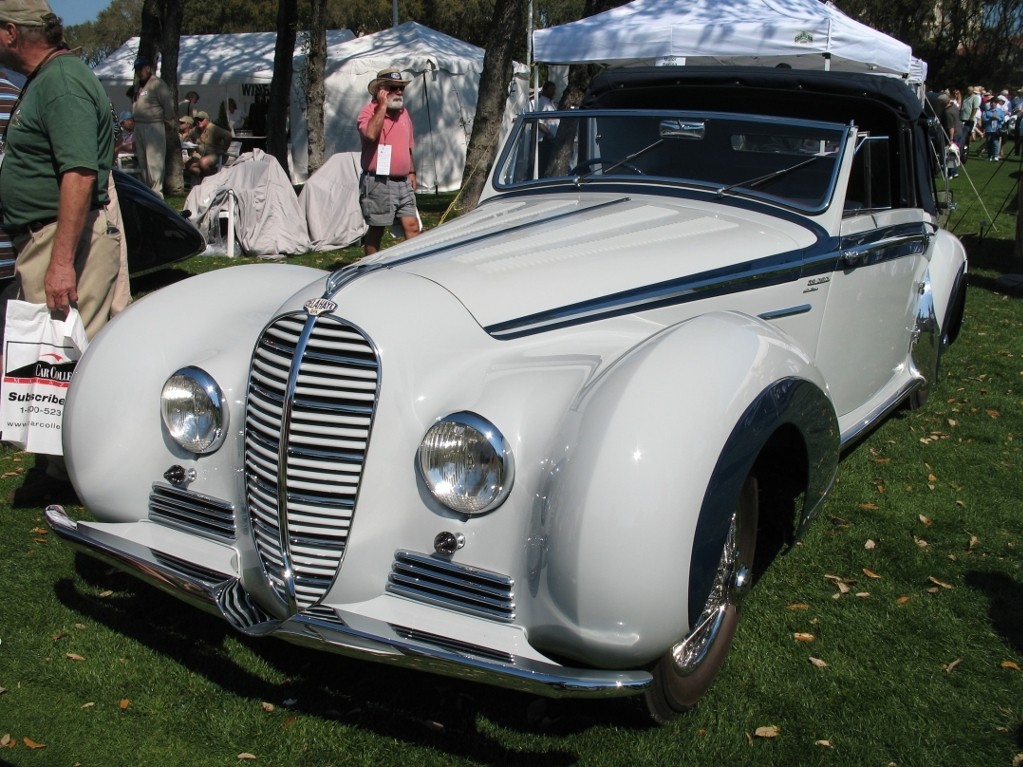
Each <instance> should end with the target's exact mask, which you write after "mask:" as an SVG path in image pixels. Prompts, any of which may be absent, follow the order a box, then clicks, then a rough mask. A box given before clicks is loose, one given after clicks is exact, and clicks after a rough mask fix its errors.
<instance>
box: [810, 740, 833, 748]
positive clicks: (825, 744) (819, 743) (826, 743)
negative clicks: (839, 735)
mask: <svg viewBox="0 0 1023 767" xmlns="http://www.w3.org/2000/svg"><path fill="white" fill-rule="evenodd" d="M813 744H814V745H815V746H821V747H822V748H831V741H830V740H815V741H814V742H813Z"/></svg>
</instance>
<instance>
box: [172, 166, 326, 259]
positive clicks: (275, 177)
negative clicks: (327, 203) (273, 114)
mask: <svg viewBox="0 0 1023 767" xmlns="http://www.w3.org/2000/svg"><path fill="white" fill-rule="evenodd" d="M232 204H233V205H234V220H233V228H234V236H235V239H236V240H237V242H238V245H239V246H240V247H241V250H242V253H243V254H245V255H246V256H264V257H279V256H294V255H299V254H301V253H306V252H308V251H309V250H310V249H311V246H310V243H309V230H308V228H307V226H306V219H305V214H304V213H303V212H302V209H301V208H300V207H299V205H298V196H297V195H296V194H295V190H294V188H293V187H292V186H291V182H290V181H289V180H288V177H287V175H286V174H285V173H284V171H283V170H282V169H281V164H280V163H279V162H277V160H276V159H275V158H274V157H271V156H270V155H268V154H266V153H264V152H262V151H260V150H259V149H256V150H254V151H253V152H251V153H247V154H243V155H242V156H241V157H239V158H238V160H237V161H236V162H235V163H234V164H233V165H230V166H228V167H226V168H223V169H222V170H221V171H220V172H218V173H216V174H214V175H212V176H208V177H206V178H204V179H203V180H202V183H200V184H199V185H198V186H194V187H192V190H191V191H190V192H189V193H188V197H187V198H186V199H185V207H184V209H185V210H187V211H190V212H191V219H192V221H193V222H195V225H196V226H197V227H199V231H201V232H202V233H203V236H205V237H206V241H207V242H208V243H210V244H211V245H212V246H214V248H215V249H216V243H218V242H222V241H223V234H222V230H221V221H220V214H221V213H222V212H223V213H224V214H227V213H228V210H229V208H230V206H232Z"/></svg>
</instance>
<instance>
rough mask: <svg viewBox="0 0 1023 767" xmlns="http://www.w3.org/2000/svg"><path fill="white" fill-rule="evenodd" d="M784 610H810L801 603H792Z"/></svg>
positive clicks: (806, 605)
mask: <svg viewBox="0 0 1023 767" xmlns="http://www.w3.org/2000/svg"><path fill="white" fill-rule="evenodd" d="M785 609H786V610H809V609H810V605H808V604H805V603H803V602H793V603H792V604H790V605H789V606H788V607H786V608H785Z"/></svg>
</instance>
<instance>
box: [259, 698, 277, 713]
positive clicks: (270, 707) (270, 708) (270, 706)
mask: <svg viewBox="0 0 1023 767" xmlns="http://www.w3.org/2000/svg"><path fill="white" fill-rule="evenodd" d="M259 705H260V707H262V709H263V710H264V711H266V712H267V713H268V714H269V713H271V712H272V711H273V710H274V704H273V703H267V702H266V701H263V702H262V703H260V704H259Z"/></svg>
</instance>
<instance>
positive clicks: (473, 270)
mask: <svg viewBox="0 0 1023 767" xmlns="http://www.w3.org/2000/svg"><path fill="white" fill-rule="evenodd" d="M816 239H817V238H816V235H815V234H814V232H813V230H812V229H811V228H810V227H808V226H802V225H800V224H799V223H797V222H796V220H795V219H793V222H792V223H788V222H785V221H783V220H779V219H778V218H777V217H776V216H767V215H763V214H759V213H756V212H754V211H750V210H749V209H741V208H737V207H734V206H729V205H725V204H713V203H706V202H700V201H693V200H683V199H679V200H671V199H665V198H664V197H663V196H658V197H642V196H624V195H602V194H592V193H587V194H585V195H571V196H570V195H560V196H554V195H550V196H546V195H545V196H542V197H532V198H528V199H522V198H518V199H508V200H503V199H496V200H492V201H489V202H487V203H486V204H484V205H481V206H480V208H478V209H477V210H476V211H474V212H472V213H470V214H469V215H467V216H465V217H463V218H459V219H456V220H454V221H453V222H451V223H448V224H445V225H444V226H441V227H439V228H438V229H435V230H433V231H431V232H427V233H425V234H423V235H421V236H419V237H417V238H415V239H413V240H411V241H409V242H408V243H406V244H403V245H401V246H398V247H395V248H391V249H389V250H387V251H385V252H384V253H383V254H381V255H380V256H378V257H376V258H374V259H373V262H376V263H386V264H388V265H389V266H390V267H391V268H393V269H399V270H401V271H405V272H408V273H411V274H417V275H420V276H422V277H424V278H426V279H429V280H432V281H434V282H436V283H438V284H440V285H442V286H444V287H445V288H446V289H447V290H449V291H450V292H451V293H452V294H454V295H455V296H456V297H457V298H458V299H459V300H460V301H461V302H462V303H463V304H464V305H465V307H466V308H467V309H468V310H469V311H470V312H471V313H472V315H473V316H474V317H475V319H476V321H477V322H479V323H480V325H481V326H483V327H487V326H490V325H495V324H498V323H501V322H505V321H508V320H510V319H514V318H518V317H523V316H528V315H532V314H534V313H538V312H544V311H548V310H551V309H553V308H557V307H564V306H570V305H573V304H577V303H580V302H585V301H590V300H593V299H597V298H601V297H604V296H608V295H612V294H616V293H621V292H624V291H629V290H632V289H636V288H641V287H645V286H649V285H655V284H658V283H661V282H666V281H668V280H678V279H679V278H684V277H685V276H686V275H695V274H700V273H703V272H707V271H710V270H716V269H721V268H726V267H728V266H730V265H732V264H737V263H745V262H749V261H751V260H753V259H757V258H761V257H764V256H770V255H773V254H777V253H784V252H787V251H793V250H799V249H803V248H807V247H809V246H811V245H813V244H814V242H816Z"/></svg>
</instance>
